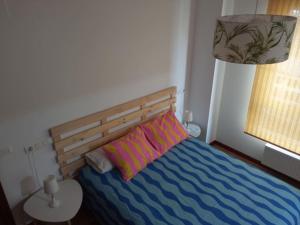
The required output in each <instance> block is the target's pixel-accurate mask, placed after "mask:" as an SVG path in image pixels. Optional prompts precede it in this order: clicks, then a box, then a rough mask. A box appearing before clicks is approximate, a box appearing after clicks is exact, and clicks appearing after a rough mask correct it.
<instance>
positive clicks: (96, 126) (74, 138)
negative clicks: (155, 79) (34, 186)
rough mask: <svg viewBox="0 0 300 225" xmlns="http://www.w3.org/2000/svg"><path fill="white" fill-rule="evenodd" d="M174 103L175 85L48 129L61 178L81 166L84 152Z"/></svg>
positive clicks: (165, 110)
mask: <svg viewBox="0 0 300 225" xmlns="http://www.w3.org/2000/svg"><path fill="white" fill-rule="evenodd" d="M175 103H176V87H170V88H167V89H164V90H161V91H158V92H155V93H153V94H150V95H146V96H144V97H141V98H137V99H135V100H132V101H129V102H126V103H123V104H120V105H117V106H114V107H111V108H109V109H106V110H103V111H101V112H96V113H93V114H90V115H88V116H84V117H81V118H79V119H75V120H72V121H69V122H66V123H63V124H61V125H58V126H55V127H53V128H51V129H50V136H51V137H52V140H53V146H54V149H55V151H56V152H57V160H58V163H59V166H60V171H61V173H62V175H63V177H64V178H66V177H71V176H73V175H74V174H76V172H78V170H79V169H80V168H81V167H82V166H84V165H85V159H84V154H86V153H87V152H89V151H91V150H94V149H96V148H98V147H100V146H102V145H104V144H106V143H108V142H110V141H112V140H114V139H116V138H118V137H120V136H123V135H124V134H126V133H127V132H128V131H129V130H130V129H131V128H133V127H135V126H137V125H139V124H141V123H143V122H145V121H147V120H150V119H152V118H154V117H156V116H159V115H162V114H164V113H165V112H167V111H168V110H170V109H171V110H173V111H175Z"/></svg>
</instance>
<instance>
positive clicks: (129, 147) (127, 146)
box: [103, 127, 160, 181]
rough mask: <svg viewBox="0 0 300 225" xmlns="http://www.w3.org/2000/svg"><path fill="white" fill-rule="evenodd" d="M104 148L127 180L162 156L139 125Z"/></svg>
mask: <svg viewBox="0 0 300 225" xmlns="http://www.w3.org/2000/svg"><path fill="white" fill-rule="evenodd" d="M103 150H104V151H105V153H106V155H107V157H108V158H109V159H110V160H111V161H112V163H113V164H114V165H115V166H116V167H117V168H118V169H119V170H120V172H121V174H122V177H123V179H124V180H126V181H129V180H130V179H131V178H132V177H134V176H135V175H136V174H137V173H138V172H139V171H141V170H142V169H143V168H145V167H146V166H147V164H148V163H150V162H152V161H153V160H155V159H157V158H158V157H159V156H160V154H159V153H158V152H157V151H155V150H154V149H153V147H152V146H151V144H150V143H149V142H148V141H147V139H146V137H145V135H144V133H143V131H142V130H141V129H140V128H139V127H137V128H135V129H134V130H133V131H131V132H130V133H129V134H127V135H126V136H124V137H121V138H119V139H117V140H115V141H112V142H110V143H109V144H107V145H105V146H104V147H103Z"/></svg>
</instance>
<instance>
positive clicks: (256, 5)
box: [254, 0, 258, 16]
mask: <svg viewBox="0 0 300 225" xmlns="http://www.w3.org/2000/svg"><path fill="white" fill-rule="evenodd" d="M257 7H258V0H256V4H255V12H254V14H255V16H256V14H257Z"/></svg>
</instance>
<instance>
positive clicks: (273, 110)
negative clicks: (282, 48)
mask: <svg viewBox="0 0 300 225" xmlns="http://www.w3.org/2000/svg"><path fill="white" fill-rule="evenodd" d="M299 12H300V0H269V6H268V14H277V15H278V14H279V15H295V14H299ZM245 133H247V134H250V135H252V136H255V137H257V138H260V139H262V140H265V141H267V142H269V143H272V144H275V145H277V146H279V147H282V148H285V149H287V150H289V151H292V152H294V153H297V154H300V24H299V19H298V22H297V25H296V30H295V33H294V39H293V43H292V48H291V52H290V57H289V59H288V60H287V61H285V62H283V63H279V64H273V65H261V66H257V69H256V74H255V78H254V83H253V89H252V94H251V99H250V103H249V108H248V115H247V122H246V128H245Z"/></svg>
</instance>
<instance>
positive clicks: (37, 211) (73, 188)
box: [24, 179, 82, 224]
mask: <svg viewBox="0 0 300 225" xmlns="http://www.w3.org/2000/svg"><path fill="white" fill-rule="evenodd" d="M55 198H56V199H58V200H59V201H60V206H59V207H57V208H50V207H49V205H48V203H49V199H50V198H49V196H47V195H46V194H45V193H44V189H41V190H39V191H38V192H37V193H35V194H34V195H33V196H31V197H30V198H29V199H28V200H27V201H26V203H25V204H24V211H25V212H26V213H27V214H28V215H29V216H30V217H32V218H33V219H35V220H39V221H43V222H51V223H58V222H67V223H68V224H71V219H72V218H73V217H74V216H75V215H76V214H77V212H78V210H79V208H80V206H81V203H82V189H81V186H80V184H79V183H78V182H77V181H75V180H73V179H67V180H64V181H62V182H59V191H58V192H57V193H56V194H55Z"/></svg>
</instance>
